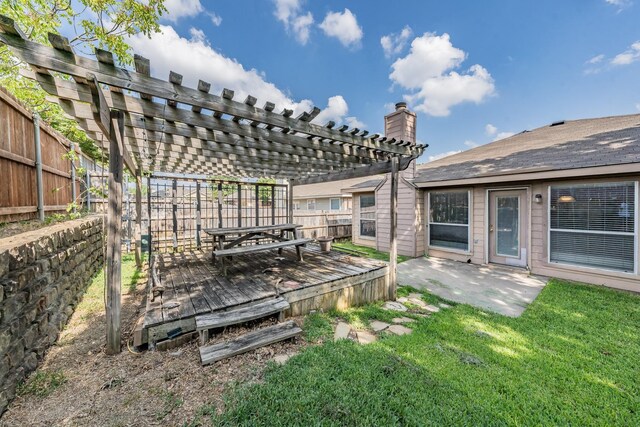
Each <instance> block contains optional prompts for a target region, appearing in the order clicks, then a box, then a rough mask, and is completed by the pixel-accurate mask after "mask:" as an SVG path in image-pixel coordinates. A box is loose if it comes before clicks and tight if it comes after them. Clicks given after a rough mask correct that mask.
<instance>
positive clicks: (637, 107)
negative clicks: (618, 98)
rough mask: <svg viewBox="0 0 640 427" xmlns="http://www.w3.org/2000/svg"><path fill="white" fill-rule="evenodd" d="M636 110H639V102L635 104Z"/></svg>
mask: <svg viewBox="0 0 640 427" xmlns="http://www.w3.org/2000/svg"><path fill="white" fill-rule="evenodd" d="M636 110H638V111H640V102H638V103H637V104H636Z"/></svg>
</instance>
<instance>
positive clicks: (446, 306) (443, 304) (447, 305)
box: [438, 302, 451, 308]
mask: <svg viewBox="0 0 640 427" xmlns="http://www.w3.org/2000/svg"><path fill="white" fill-rule="evenodd" d="M438 305H439V306H440V308H451V306H450V305H449V304H446V303H444V302H441V303H440V304H438Z"/></svg>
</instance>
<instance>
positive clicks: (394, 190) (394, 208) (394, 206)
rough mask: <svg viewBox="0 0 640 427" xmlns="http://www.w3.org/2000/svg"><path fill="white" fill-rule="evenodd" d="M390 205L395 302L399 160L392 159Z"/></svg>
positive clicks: (391, 281)
mask: <svg viewBox="0 0 640 427" xmlns="http://www.w3.org/2000/svg"><path fill="white" fill-rule="evenodd" d="M390 181H391V183H390V187H391V188H390V193H391V197H390V203H389V223H390V224H389V295H388V296H389V299H390V300H392V301H395V299H396V290H397V285H398V284H397V282H396V280H397V268H398V258H397V257H398V158H397V157H392V158H391V180H390Z"/></svg>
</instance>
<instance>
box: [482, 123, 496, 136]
mask: <svg viewBox="0 0 640 427" xmlns="http://www.w3.org/2000/svg"><path fill="white" fill-rule="evenodd" d="M484 132H485V133H486V134H487V135H489V136H493V135H495V134H496V133H498V128H497V127H495V126H494V125H492V124H491V123H489V124H487V125H486V126H485V127H484Z"/></svg>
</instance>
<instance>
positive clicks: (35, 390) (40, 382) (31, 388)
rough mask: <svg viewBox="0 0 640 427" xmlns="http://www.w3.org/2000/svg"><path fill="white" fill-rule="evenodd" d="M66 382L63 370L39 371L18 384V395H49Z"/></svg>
mask: <svg viewBox="0 0 640 427" xmlns="http://www.w3.org/2000/svg"><path fill="white" fill-rule="evenodd" d="M65 382H67V379H66V378H65V376H64V373H63V372H62V371H37V372H36V373H35V374H33V375H31V376H30V377H29V379H28V380H27V381H26V382H24V383H22V384H20V385H19V386H18V396H28V395H32V396H36V397H47V396H49V395H50V394H51V393H53V392H54V391H55V390H56V389H57V388H58V387H60V386H61V385H62V384H64V383H65Z"/></svg>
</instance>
